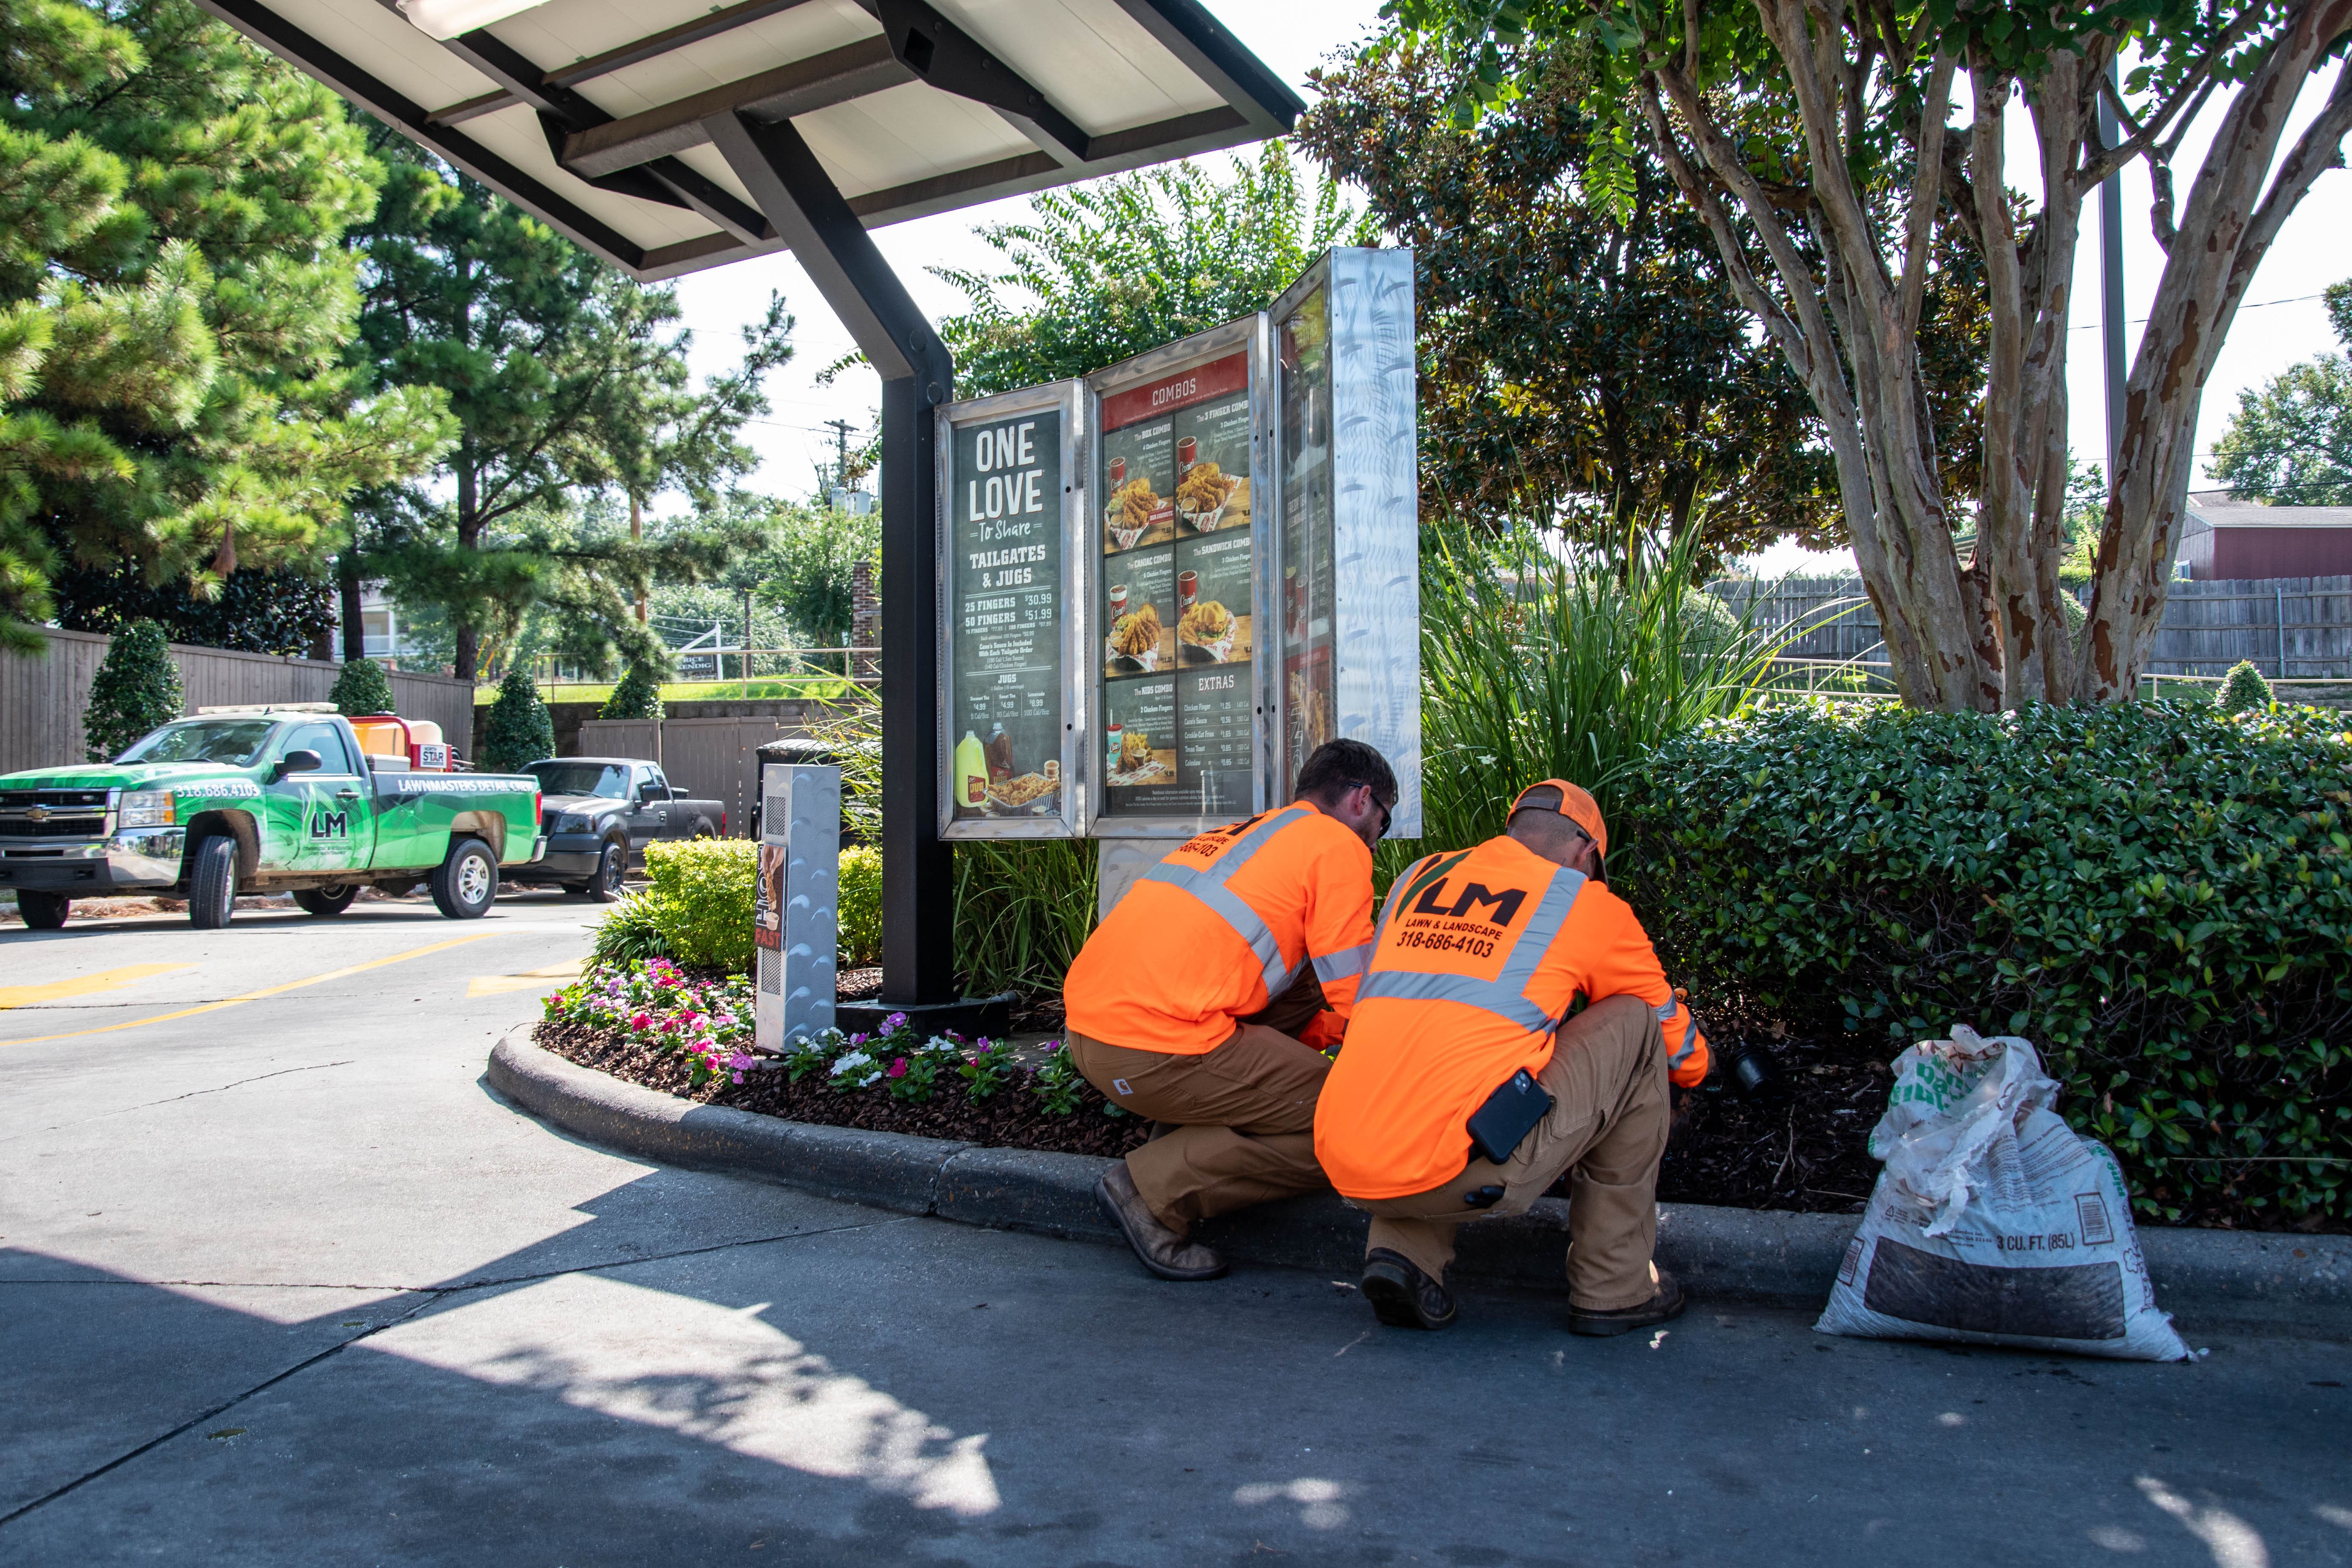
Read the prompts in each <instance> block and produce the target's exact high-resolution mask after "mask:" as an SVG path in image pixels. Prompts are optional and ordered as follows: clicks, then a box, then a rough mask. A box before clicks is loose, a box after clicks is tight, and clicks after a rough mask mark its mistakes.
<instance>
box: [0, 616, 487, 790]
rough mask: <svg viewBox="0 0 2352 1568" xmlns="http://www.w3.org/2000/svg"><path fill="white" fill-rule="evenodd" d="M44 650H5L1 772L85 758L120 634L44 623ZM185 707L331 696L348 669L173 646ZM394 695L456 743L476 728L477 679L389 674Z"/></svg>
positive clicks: (0, 680)
mask: <svg viewBox="0 0 2352 1568" xmlns="http://www.w3.org/2000/svg"><path fill="white" fill-rule="evenodd" d="M39 629H40V632H41V635H42V636H43V637H46V638H47V641H48V647H47V649H46V650H45V651H44V652H41V653H35V654H13V653H0V773H16V772H17V771H19V770H21V769H25V768H49V767H61V766H66V765H68V764H71V763H79V762H82V761H84V760H85V758H84V754H83V750H82V733H81V717H82V713H83V712H84V710H87V709H88V708H89V683H90V680H91V679H92V678H93V677H94V676H96V675H97V674H98V667H99V665H100V663H101V662H102V661H103V660H104V659H105V658H106V650H107V647H109V645H110V643H111V642H112V640H113V639H111V638H110V637H102V636H100V635H99V634H98V633H95V632H69V631H61V630H58V629H57V628H56V627H52V626H44V627H41V628H39ZM171 648H172V662H173V663H174V664H176V665H178V666H179V667H180V687H181V690H182V692H183V693H184V696H185V700H186V704H187V706H186V711H187V712H190V713H193V712H194V711H195V710H197V709H199V708H215V707H226V706H229V705H232V704H235V703H241V702H324V701H325V700H327V694H328V692H329V691H331V690H332V689H334V684H335V677H336V676H337V675H339V674H341V669H342V667H341V665H337V664H332V663H329V662H327V661H326V660H323V659H314V658H280V657H278V655H276V654H267V653H237V652H235V651H233V650H231V649H228V648H220V647H191V646H189V645H187V644H184V643H173V644H172V645H171ZM385 673H386V674H388V675H389V676H390V677H391V678H392V697H393V701H394V704H396V705H397V707H398V709H399V710H400V714H401V716H402V717H403V718H406V719H430V720H431V721H434V722H435V723H436V724H438V725H440V726H441V732H442V734H444V735H446V736H447V737H448V739H449V741H450V742H451V743H452V744H455V745H457V746H460V747H465V746H468V745H470V744H471V742H472V736H473V732H474V683H473V682H472V681H470V680H452V679H449V678H448V677H446V676H440V675H416V674H412V673H410V672H408V671H405V670H397V669H395V670H388V671H386V672H385Z"/></svg>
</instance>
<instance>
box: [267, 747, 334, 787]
mask: <svg viewBox="0 0 2352 1568" xmlns="http://www.w3.org/2000/svg"><path fill="white" fill-rule="evenodd" d="M321 765H322V764H321V761H320V756H319V753H318V752H314V751H311V750H310V748H309V747H307V746H306V747H303V748H301V749H299V750H297V751H291V752H287V753H286V754H285V755H284V756H282V757H280V758H278V765H277V767H275V768H273V769H271V770H270V775H269V776H270V777H271V778H273V779H282V778H284V777H285V776H286V775H287V774H288V773H317V772H318V771H319V769H320V766H321Z"/></svg>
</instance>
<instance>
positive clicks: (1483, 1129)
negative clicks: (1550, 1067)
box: [1469, 1068, 1552, 1165]
mask: <svg viewBox="0 0 2352 1568" xmlns="http://www.w3.org/2000/svg"><path fill="white" fill-rule="evenodd" d="M1551 1105H1552V1100H1551V1096H1550V1095H1549V1094H1546V1093H1545V1092H1544V1091H1543V1089H1542V1087H1541V1086H1540V1085H1538V1083H1537V1082H1536V1080H1535V1078H1534V1076H1533V1075H1532V1074H1530V1073H1529V1072H1528V1069H1527V1068H1520V1069H1519V1070H1518V1071H1517V1072H1515V1073H1513V1074H1512V1075H1511V1076H1510V1077H1509V1078H1508V1079H1506V1080H1505V1081H1504V1084H1503V1087H1502V1088H1500V1089H1496V1091H1495V1092H1494V1093H1492V1094H1490V1095H1488V1096H1487V1097H1486V1104H1484V1105H1482V1106H1480V1107H1479V1108H1478V1109H1477V1110H1474V1111H1472V1112H1471V1113H1470V1123H1469V1132H1470V1149H1471V1152H1473V1153H1475V1154H1476V1155H1478V1156H1480V1157H1481V1158H1483V1159H1487V1160H1492V1161H1493V1162H1494V1163H1496V1164H1497V1165H1499V1164H1501V1163H1503V1162H1504V1161H1506V1160H1508V1159H1509V1158H1510V1157H1511V1152H1512V1151H1513V1150H1515V1149H1517V1147H1518V1146H1519V1142H1520V1140H1522V1139H1524V1138H1525V1137H1527V1135H1528V1133H1530V1132H1532V1131H1535V1130H1536V1123H1537V1122H1538V1121H1542V1120H1543V1119H1544V1118H1545V1117H1547V1116H1549V1115H1550V1114H1551Z"/></svg>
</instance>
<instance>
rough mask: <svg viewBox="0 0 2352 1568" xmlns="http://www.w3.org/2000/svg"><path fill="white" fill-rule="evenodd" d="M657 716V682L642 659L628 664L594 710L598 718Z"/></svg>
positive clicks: (660, 711)
mask: <svg viewBox="0 0 2352 1568" xmlns="http://www.w3.org/2000/svg"><path fill="white" fill-rule="evenodd" d="M661 716H662V699H661V683H660V682H658V681H656V679H654V676H653V671H651V670H649V669H647V668H646V666H645V662H644V661H643V660H642V659H640V660H638V661H636V662H635V663H633V664H631V665H630V666H629V668H628V669H627V670H626V671H625V672H624V673H623V675H622V676H621V683H620V684H619V685H618V686H615V687H614V688H613V695H612V696H610V697H607V698H606V699H604V706H603V707H602V708H599V709H598V710H596V717H597V718H599V719H653V720H659V719H660V718H661Z"/></svg>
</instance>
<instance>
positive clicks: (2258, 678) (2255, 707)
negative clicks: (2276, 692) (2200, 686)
mask: <svg viewBox="0 0 2352 1568" xmlns="http://www.w3.org/2000/svg"><path fill="white" fill-rule="evenodd" d="M2214 703H2215V705H2216V706H2217V707H2219V708H2220V709H2221V711H2222V712H2224V713H2253V712H2259V711H2260V710H2263V709H2265V708H2268V707H2269V706H2270V705H2271V683H2270V682H2269V681H2267V680H2264V679H2263V672H2262V671H2261V670H2259V669H2256V668H2254V661H2253V660H2252V659H2251V658H2242V659H2240V660H2239V661H2238V662H2237V663H2235V664H2233V665H2231V667H2230V673H2229V674H2227V675H2225V676H2223V677H2222V678H2221V691H2220V692H2219V693H2218V694H2216V696H2215V697H2214Z"/></svg>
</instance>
